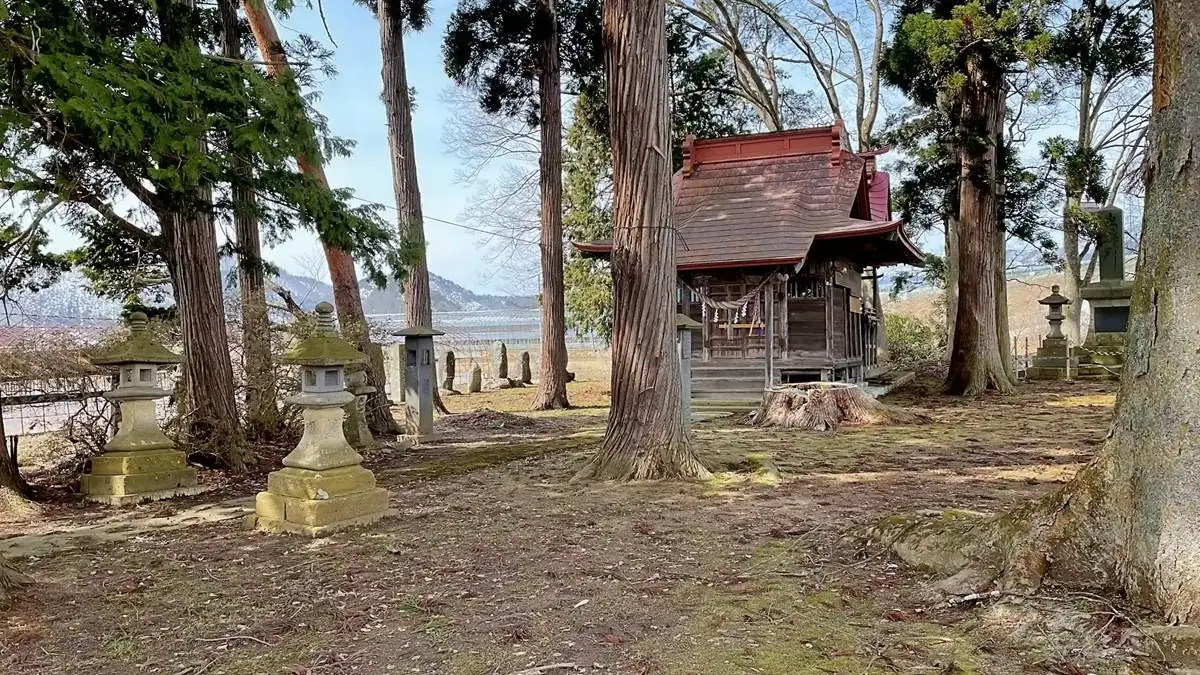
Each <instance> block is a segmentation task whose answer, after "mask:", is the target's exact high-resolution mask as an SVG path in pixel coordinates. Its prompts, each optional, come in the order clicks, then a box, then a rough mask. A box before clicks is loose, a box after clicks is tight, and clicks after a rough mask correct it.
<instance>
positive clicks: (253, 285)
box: [220, 0, 282, 439]
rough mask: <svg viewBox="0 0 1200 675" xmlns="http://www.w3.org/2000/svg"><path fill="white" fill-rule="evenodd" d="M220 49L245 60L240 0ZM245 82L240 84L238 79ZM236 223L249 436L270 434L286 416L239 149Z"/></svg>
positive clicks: (223, 3) (225, 2)
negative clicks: (280, 402) (280, 400)
mask: <svg viewBox="0 0 1200 675" xmlns="http://www.w3.org/2000/svg"><path fill="white" fill-rule="evenodd" d="M220 14H221V52H222V54H224V55H225V56H226V57H228V58H231V59H237V60H241V59H242V58H243V54H242V42H241V31H240V29H239V22H238V14H237V4H236V0H220ZM238 86H241V82H240V81H239V82H238ZM236 150H237V149H235V158H234V162H236V163H237V169H236V171H235V174H236V175H237V176H238V177H240V180H238V179H235V180H234V182H233V185H232V186H231V191H232V193H233V194H232V196H233V226H234V232H235V234H236V237H237V246H238V288H239V290H240V291H241V300H242V380H243V382H244V385H245V388H246V394H245V401H246V425H245V426H246V434H247V436H248V437H249V438H251V439H266V438H271V437H272V436H274V435H275V434H277V433H278V432H279V429H280V425H281V422H282V420H281V417H280V414H279V406H278V404H277V402H276V399H277V398H278V388H277V386H276V381H275V367H274V363H273V359H272V358H271V322H270V319H269V318H268V315H267V288H266V281H265V279H264V278H263V266H262V243H261V240H260V236H259V228H258V215H257V213H256V212H255V201H256V199H257V196H256V195H255V194H254V190H253V189H251V188H249V187H247V184H248V180H247V178H248V177H249V175H250V171H251V169H250V166H249V164H248V162H247V161H246V160H245V159H243V158H242V152H239V151H236Z"/></svg>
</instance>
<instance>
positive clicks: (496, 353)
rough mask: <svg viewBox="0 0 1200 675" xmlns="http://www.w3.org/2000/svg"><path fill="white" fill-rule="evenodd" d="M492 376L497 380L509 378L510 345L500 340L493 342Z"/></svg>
mask: <svg viewBox="0 0 1200 675" xmlns="http://www.w3.org/2000/svg"><path fill="white" fill-rule="evenodd" d="M492 377H493V378H495V379H497V380H506V379H508V347H506V346H505V345H504V343H503V342H501V341H500V340H496V341H495V342H493V343H492Z"/></svg>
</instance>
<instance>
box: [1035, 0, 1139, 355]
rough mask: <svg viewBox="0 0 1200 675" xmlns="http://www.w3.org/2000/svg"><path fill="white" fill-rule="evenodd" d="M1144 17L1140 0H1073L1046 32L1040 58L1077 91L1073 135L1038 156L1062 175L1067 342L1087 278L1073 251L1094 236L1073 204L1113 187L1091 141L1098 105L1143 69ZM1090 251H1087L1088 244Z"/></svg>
mask: <svg viewBox="0 0 1200 675" xmlns="http://www.w3.org/2000/svg"><path fill="white" fill-rule="evenodd" d="M1149 15H1150V3H1149V2H1148V0H1137V1H1136V2H1132V3H1130V2H1115V3H1110V2H1109V0H1078V5H1077V6H1075V7H1072V8H1070V9H1069V10H1068V12H1067V16H1066V17H1065V18H1064V21H1063V24H1062V28H1061V29H1060V30H1058V31H1057V32H1056V33H1055V34H1054V36H1053V40H1052V41H1051V43H1050V50H1049V52H1048V53H1047V56H1046V58H1047V61H1048V62H1049V63H1050V64H1051V65H1053V66H1054V68H1055V70H1056V71H1057V73H1058V75H1059V77H1060V79H1061V81H1063V82H1064V83H1065V84H1066V85H1068V86H1069V87H1072V88H1075V89H1076V90H1077V91H1078V95H1077V99H1076V100H1077V107H1078V110H1079V114H1078V117H1077V118H1076V134H1075V138H1074V139H1067V138H1064V137H1057V138H1053V139H1050V140H1049V141H1048V142H1047V143H1046V153H1045V154H1046V155H1047V158H1048V159H1050V160H1052V161H1053V162H1054V163H1055V164H1057V165H1058V167H1059V171H1060V172H1061V173H1062V177H1063V184H1064V191H1065V194H1064V197H1065V199H1064V201H1063V211H1062V228H1063V259H1064V263H1065V265H1064V267H1065V269H1064V270H1063V289H1062V292H1063V294H1064V295H1066V296H1067V297H1068V298H1071V299H1072V300H1074V302H1072V303H1071V304H1069V305H1067V306H1066V307H1065V308H1064V309H1065V310H1066V316H1067V320H1066V321H1065V322H1064V324H1063V328H1064V330H1065V331H1066V333H1067V336H1068V337H1069V338H1071V339H1072V340H1075V341H1078V340H1079V339H1080V336H1081V330H1080V310H1081V309H1082V307H1083V303H1082V302H1080V301H1079V288H1080V286H1081V285H1083V284H1084V283H1086V282H1087V278H1086V277H1088V276H1089V275H1088V274H1087V273H1086V272H1085V270H1084V267H1083V257H1084V252H1083V251H1081V250H1080V249H1081V245H1083V244H1084V240H1091V241H1093V242H1094V241H1095V238H1096V237H1095V234H1094V228H1092V227H1091V220H1090V219H1089V217H1088V214H1087V213H1086V212H1084V211H1083V210H1082V209H1081V208H1080V204H1081V203H1082V201H1083V199H1084V198H1085V197H1086V198H1087V199H1089V200H1091V201H1093V202H1098V203H1105V202H1106V201H1108V199H1109V190H1110V189H1111V188H1112V187H1113V186H1111V185H1110V184H1108V183H1107V182H1106V181H1105V173H1106V172H1105V168H1106V167H1105V164H1106V162H1105V159H1104V149H1103V148H1099V147H1097V146H1096V144H1097V141H1099V140H1101V138H1100V136H1101V133H1100V132H1101V130H1102V125H1101V124H1100V122H1101V118H1102V117H1103V116H1104V115H1105V114H1106V113H1107V114H1111V113H1110V112H1109V111H1107V110H1106V108H1105V102H1106V101H1109V102H1111V101H1112V100H1114V99H1118V98H1119V95H1120V94H1121V93H1122V92H1121V89H1122V87H1126V86H1129V85H1130V84H1136V81H1137V80H1139V79H1141V78H1142V77H1144V76H1145V75H1146V74H1147V73H1148V72H1149V71H1150V66H1151V58H1150V54H1151V49H1150V30H1149V23H1150V22H1149ZM1126 140H1128V139H1126ZM1112 168H1113V169H1118V168H1119V167H1112ZM1092 250H1093V253H1094V252H1095V246H1094V245H1093V247H1092Z"/></svg>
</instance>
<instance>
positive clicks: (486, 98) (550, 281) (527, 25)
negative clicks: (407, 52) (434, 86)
mask: <svg viewBox="0 0 1200 675" xmlns="http://www.w3.org/2000/svg"><path fill="white" fill-rule="evenodd" d="M556 5H557V3H556V2H555V0H464V1H463V2H461V3H460V4H459V6H458V9H457V10H455V12H454V14H453V15H451V17H450V22H449V25H448V26H447V28H446V39H445V42H444V43H443V47H442V51H443V54H444V56H445V63H446V73H447V74H448V75H449V76H450V77H451V78H453V79H454V80H455V81H456V82H457V83H458V84H460V85H468V86H472V87H475V88H476V89H477V90H478V92H479V103H480V105H481V106H482V107H483V109H484V110H485V111H487V112H488V113H490V114H507V115H520V116H522V117H524V118H526V121H527V122H528V123H529V124H530V125H533V126H537V127H538V129H539V131H540V133H541V144H540V156H539V158H538V175H539V182H540V192H541V209H540V214H539V220H540V222H541V246H540V247H541V261H542V297H541V302H542V356H541V367H540V371H539V374H538V388H537V394H536V395H535V396H534V399H533V409H534V410H550V409H554V408H567V407H570V402H569V401H568V400H567V341H566V320H565V316H564V313H565V310H564V307H563V215H562V211H563V203H562V201H563V189H562V171H563V163H562V73H561V68H560V64H559V44H558V41H559V35H560V33H561V30H560V24H559V16H558V7H557V6H556Z"/></svg>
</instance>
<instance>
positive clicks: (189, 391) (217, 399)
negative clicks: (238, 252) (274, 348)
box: [160, 187, 252, 471]
mask: <svg viewBox="0 0 1200 675" xmlns="http://www.w3.org/2000/svg"><path fill="white" fill-rule="evenodd" d="M195 196H196V197H197V199H196V202H195V203H193V204H191V205H190V206H189V207H185V208H184V209H181V210H177V211H170V212H166V213H164V214H162V218H160V220H162V221H166V222H167V223H169V227H164V228H163V231H164V232H166V231H167V230H168V229H169V231H170V236H169V237H167V239H168V240H169V241H170V255H169V256H168V260H169V263H170V267H171V278H172V280H173V281H174V286H175V307H176V309H177V311H178V313H179V327H180V332H181V334H182V336H183V382H184V397H183V398H184V401H185V407H184V408H183V410H182V412H183V414H184V418H183V419H184V427H183V439H184V442H185V444H187V445H190V446H192V448H193V450H199V451H201V452H205V453H209V454H212V455H214V456H216V457H218V458H219V459H220V460H221V461H222V462H223V463H224V464H225V465H226V466H227V467H228V468H230V469H232V470H234V471H244V470H245V469H246V463H247V462H248V461H249V460H250V459H251V458H252V453H251V452H250V448H249V446H247V445H246V443H245V442H244V439H243V438H242V434H241V429H240V427H239V425H238V412H237V405H236V404H235V403H234V389H233V364H232V362H231V361H230V355H229V334H228V332H227V331H226V327H225V298H224V295H223V294H222V292H221V290H222V289H221V268H220V264H219V263H218V258H217V236H216V228H215V227H214V224H213V219H212V212H211V211H210V210H209V209H210V208H211V203H212V190H211V188H207V187H204V188H201V189H199V190H197V191H196V193H195Z"/></svg>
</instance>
